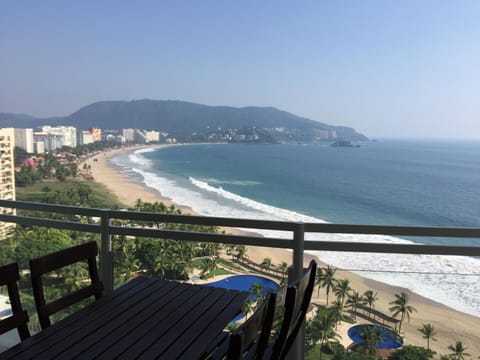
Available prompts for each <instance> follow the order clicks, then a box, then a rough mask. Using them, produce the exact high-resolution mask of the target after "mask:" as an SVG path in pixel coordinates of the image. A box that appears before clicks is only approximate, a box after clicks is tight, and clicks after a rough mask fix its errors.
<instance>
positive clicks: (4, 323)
mask: <svg viewBox="0 0 480 360" xmlns="http://www.w3.org/2000/svg"><path fill="white" fill-rule="evenodd" d="M18 279H19V275H18V264H17V263H13V264H9V265H5V266H2V267H0V285H1V286H3V285H7V288H8V296H9V298H10V306H11V307H12V315H10V316H8V317H6V318H4V319H2V320H0V334H4V333H6V332H7V331H10V330H12V329H15V328H16V329H17V330H18V335H19V336H20V339H22V340H25V339H26V338H28V337H30V332H29V331H28V327H27V322H28V315H27V312H26V311H25V310H23V309H22V303H21V302H20V294H19V293H18V286H17V281H18Z"/></svg>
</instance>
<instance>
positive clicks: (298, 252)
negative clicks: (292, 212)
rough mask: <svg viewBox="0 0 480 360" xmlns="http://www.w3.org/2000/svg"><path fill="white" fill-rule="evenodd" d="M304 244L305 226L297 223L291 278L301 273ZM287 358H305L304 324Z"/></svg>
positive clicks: (291, 359) (294, 235) (296, 277)
mask: <svg viewBox="0 0 480 360" xmlns="http://www.w3.org/2000/svg"><path fill="white" fill-rule="evenodd" d="M304 246H305V226H304V224H303V223H298V224H297V226H296V228H295V232H294V234H293V274H292V275H293V279H299V278H300V277H301V276H302V275H303V253H304ZM288 359H289V360H298V359H305V324H303V325H302V327H301V328H300V330H299V332H298V336H297V339H296V340H295V342H294V343H293V345H292V349H291V350H290V352H289V353H288Z"/></svg>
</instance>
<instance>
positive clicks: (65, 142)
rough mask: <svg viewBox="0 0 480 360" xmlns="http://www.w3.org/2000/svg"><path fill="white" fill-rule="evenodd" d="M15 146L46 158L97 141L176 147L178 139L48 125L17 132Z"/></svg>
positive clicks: (141, 132) (129, 131) (147, 133)
mask: <svg viewBox="0 0 480 360" xmlns="http://www.w3.org/2000/svg"><path fill="white" fill-rule="evenodd" d="M14 134H15V145H14V146H18V147H19V148H22V149H23V150H25V151H26V152H27V153H37V154H42V153H44V152H45V151H52V150H56V149H59V148H61V147H63V146H68V147H76V146H77V145H87V144H91V143H94V142H97V141H102V140H103V141H116V142H120V143H135V144H148V143H156V142H160V141H161V140H163V141H164V142H169V143H172V142H173V143H174V142H176V140H175V139H168V138H167V136H168V134H165V133H161V132H159V131H153V130H152V131H147V130H139V129H123V130H122V131H121V132H120V131H118V130H104V131H102V129H98V128H93V127H92V128H90V129H88V130H77V129H76V128H75V127H73V126H50V125H44V126H40V127H38V128H37V129H35V130H34V129H14Z"/></svg>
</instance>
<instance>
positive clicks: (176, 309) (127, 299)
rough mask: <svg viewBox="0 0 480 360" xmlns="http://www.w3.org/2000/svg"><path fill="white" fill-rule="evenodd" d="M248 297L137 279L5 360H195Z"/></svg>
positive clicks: (31, 340)
mask: <svg viewBox="0 0 480 360" xmlns="http://www.w3.org/2000/svg"><path fill="white" fill-rule="evenodd" d="M248 295H249V294H248V293H246V292H240V291H235V290H225V289H220V288H214V287H211V286H206V285H189V284H181V283H177V282H173V281H167V280H160V279H155V278H147V277H138V278H135V279H133V280H132V281H130V282H128V283H127V284H126V285H124V286H122V287H120V288H118V289H116V290H115V291H114V293H113V294H112V295H110V296H105V297H103V298H101V299H100V300H98V301H96V302H95V303H93V304H91V305H89V306H87V307H86V308H84V309H82V310H80V311H78V312H76V313H75V314H73V315H71V316H69V317H67V318H65V319H63V320H61V321H59V322H57V323H55V324H54V325H52V326H51V327H49V328H47V329H45V330H43V331H41V332H39V333H38V334H36V335H34V336H32V337H31V338H29V339H27V340H25V341H23V342H22V343H20V344H18V345H16V346H14V347H13V348H11V349H8V350H7V351H5V352H3V353H1V354H0V359H52V358H55V359H69V360H70V359H196V358H198V357H199V356H200V355H202V354H203V353H204V352H205V351H206V350H207V349H208V346H209V345H210V344H211V343H212V342H213V341H214V340H215V339H216V338H217V337H218V336H219V335H220V334H221V332H222V330H223V329H224V328H225V326H227V325H228V323H229V322H230V321H231V320H232V319H233V318H234V317H235V315H237V314H238V313H239V312H240V310H241V308H242V304H243V302H244V301H245V300H246V299H247V297H248Z"/></svg>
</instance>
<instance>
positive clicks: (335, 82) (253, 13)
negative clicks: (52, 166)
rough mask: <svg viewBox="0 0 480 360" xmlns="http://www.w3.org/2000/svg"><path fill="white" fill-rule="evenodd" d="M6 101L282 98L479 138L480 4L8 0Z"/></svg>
mask: <svg viewBox="0 0 480 360" xmlns="http://www.w3.org/2000/svg"><path fill="white" fill-rule="evenodd" d="M0 8H1V10H0V112H13V113H23V114H29V115H32V116H38V117H47V116H64V115H69V114H71V113H73V112H75V111H77V110H78V109H80V108H81V107H83V106H86V105H89V104H91V103H93V102H96V101H102V100H134V99H137V100H138V99H145V98H148V99H159V100H160V99H162V100H166V99H171V100H185V101H191V102H196V103H201V104H206V105H229V106H235V107H243V106H274V107H277V108H279V109H282V110H285V111H288V112H291V113H294V114H296V115H299V116H304V117H307V118H310V119H313V120H318V121H321V122H325V123H328V124H331V125H345V126H350V127H353V128H355V129H356V130H357V131H359V132H362V133H364V134H365V135H367V136H369V137H379V138H380V137H392V138H476V139H480V20H479V19H480V1H477V0H472V1H470V0H460V1H456V0H451V1H442V0H413V1H411V0H402V1H389V0H378V1H369V0H350V1H347V0H339V1H333V0H332V1H320V0H318V1H282V0H276V1H273V0H272V1H269V0H265V1H258V0H242V1H233V0H232V1H225V0H202V1H199V0H190V1H187V0H172V1H160V0H159V1H88V0H86V1H76V2H70V1H68V2H67V1H49V0H45V1H33V0H32V1H2V2H1V7H0Z"/></svg>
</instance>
